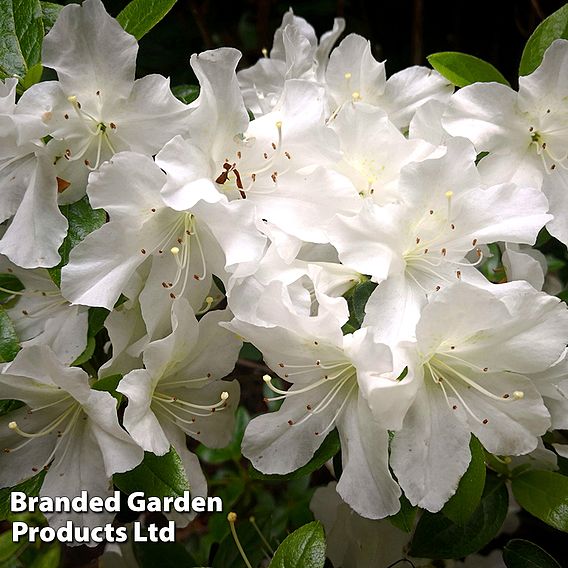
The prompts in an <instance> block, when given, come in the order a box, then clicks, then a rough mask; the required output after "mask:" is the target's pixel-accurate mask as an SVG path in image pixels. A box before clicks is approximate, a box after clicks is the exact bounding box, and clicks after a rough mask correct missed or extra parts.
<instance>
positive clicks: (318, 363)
mask: <svg viewBox="0 0 568 568" xmlns="http://www.w3.org/2000/svg"><path fill="white" fill-rule="evenodd" d="M316 365H317V366H318V367H319V366H320V365H321V361H320V360H319V359H318V360H317V361H316Z"/></svg>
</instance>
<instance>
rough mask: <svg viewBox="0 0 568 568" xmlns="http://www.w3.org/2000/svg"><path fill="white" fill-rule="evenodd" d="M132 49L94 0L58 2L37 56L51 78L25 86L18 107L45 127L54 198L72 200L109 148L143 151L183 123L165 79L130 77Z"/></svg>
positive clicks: (134, 48) (184, 113)
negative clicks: (54, 180)
mask: <svg viewBox="0 0 568 568" xmlns="http://www.w3.org/2000/svg"><path fill="white" fill-rule="evenodd" d="M137 51H138V44H137V42H136V39H135V38H134V37H133V36H131V35H130V34H129V33H127V32H125V31H124V30H123V29H122V27H121V26H120V24H119V23H118V22H117V21H116V20H115V19H114V18H111V17H110V16H109V15H108V14H107V12H106V10H105V7H104V5H103V3H102V2H101V0H85V2H83V4H82V5H77V4H71V5H68V6H66V7H65V8H64V9H63V10H62V11H61V13H60V14H59V16H58V18H57V21H56V23H55V25H54V26H53V28H51V30H50V32H49V33H48V34H47V35H46V37H45V39H44V41H43V52H42V63H43V65H44V66H46V67H50V68H52V69H54V70H55V71H56V72H57V76H58V81H45V82H41V83H37V84H35V85H33V86H32V87H30V88H29V89H28V90H27V91H26V92H25V93H24V95H23V96H22V98H21V99H20V101H19V102H18V108H19V112H21V113H27V114H29V115H32V116H37V117H39V118H41V120H42V121H43V123H44V124H45V125H46V127H47V132H46V134H49V136H50V137H51V140H50V141H49V142H48V143H47V147H46V150H47V152H48V154H49V155H50V160H51V161H52V162H53V163H54V165H55V171H56V175H57V177H58V178H59V180H60V181H59V185H58V190H59V192H60V196H59V201H60V203H72V202H74V201H77V200H78V199H80V198H81V197H82V196H83V195H84V194H85V186H86V183H87V177H88V175H89V173H90V172H91V171H93V170H96V169H97V168H98V167H99V166H100V165H101V164H102V163H103V162H104V161H105V160H107V159H109V158H110V157H111V156H112V155H113V154H115V153H116V152H119V151H121V150H132V151H135V152H141V153H143V154H146V155H149V156H151V155H153V154H155V153H156V152H157V151H158V150H159V149H160V148H161V147H162V146H163V145H164V144H165V143H166V142H167V141H168V140H169V139H170V138H172V137H173V136H175V135H176V134H179V133H180V132H183V131H184V130H185V119H186V117H187V115H188V112H189V110H188V107H187V106H186V105H184V104H183V103H182V102H180V101H178V100H177V99H176V98H175V97H174V96H173V95H172V93H171V91H170V87H169V80H168V79H165V78H164V77H162V76H160V75H148V76H146V77H143V78H141V79H138V80H134V73H135V67H136V53H137Z"/></svg>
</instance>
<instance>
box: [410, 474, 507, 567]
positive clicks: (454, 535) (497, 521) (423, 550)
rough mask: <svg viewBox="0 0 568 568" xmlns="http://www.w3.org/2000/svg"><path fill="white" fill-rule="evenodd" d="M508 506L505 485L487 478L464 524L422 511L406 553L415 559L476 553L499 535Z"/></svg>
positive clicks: (441, 515)
mask: <svg viewBox="0 0 568 568" xmlns="http://www.w3.org/2000/svg"><path fill="white" fill-rule="evenodd" d="M508 504H509V495H508V493H507V487H506V486H505V484H504V483H503V482H502V481H501V480H500V479H498V478H496V477H494V476H491V477H488V478H487V483H486V485H485V490H484V492H483V497H482V498H481V502H480V503H479V506H478V507H477V509H476V510H475V511H474V513H473V515H471V517H470V518H469V519H468V520H467V522H466V523H465V524H464V525H458V524H456V523H454V522H452V521H451V520H450V519H448V518H447V517H446V516H445V515H443V514H442V513H435V514H433V513H428V512H425V513H424V514H423V515H422V517H421V518H420V521H419V522H418V525H417V527H416V531H415V533H414V538H413V539H412V543H411V548H410V554H411V555H412V556H417V557H419V558H461V557H463V556H467V555H468V554H471V553H472V552H477V551H478V550H480V549H481V548H483V547H484V546H485V545H486V544H487V543H489V542H490V541H491V540H493V538H495V536H496V535H497V533H498V532H499V529H500V528H501V525H502V524H503V521H504V520H505V517H506V516H507V508H508Z"/></svg>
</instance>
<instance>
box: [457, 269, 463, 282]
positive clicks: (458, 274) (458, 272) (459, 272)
mask: <svg viewBox="0 0 568 568" xmlns="http://www.w3.org/2000/svg"><path fill="white" fill-rule="evenodd" d="M456 276H457V278H458V280H459V279H460V278H461V277H462V273H461V270H456Z"/></svg>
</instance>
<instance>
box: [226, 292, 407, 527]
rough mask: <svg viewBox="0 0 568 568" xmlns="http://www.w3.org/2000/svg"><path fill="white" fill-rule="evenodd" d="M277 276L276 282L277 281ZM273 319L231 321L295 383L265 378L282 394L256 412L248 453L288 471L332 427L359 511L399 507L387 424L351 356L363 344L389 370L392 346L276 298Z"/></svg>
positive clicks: (344, 486) (273, 469)
mask: <svg viewBox="0 0 568 568" xmlns="http://www.w3.org/2000/svg"><path fill="white" fill-rule="evenodd" d="M275 284H277V283H275ZM273 314H274V315H273V318H272V323H271V325H270V326H256V325H251V324H248V323H245V322H240V321H238V320H233V321H232V322H231V323H230V324H228V325H226V327H228V328H229V329H231V330H233V331H235V332H237V333H239V334H240V335H241V336H243V337H244V338H245V339H246V340H247V341H250V342H251V343H253V345H255V346H256V347H258V348H259V349H260V350H261V351H262V353H263V356H264V360H265V362H266V364H267V365H268V366H269V367H270V368H271V369H273V370H274V372H275V373H276V374H278V375H279V376H280V378H282V379H283V380H284V381H286V382H288V383H292V386H291V387H290V389H289V390H281V389H280V388H278V387H276V386H274V385H273V383H272V380H271V378H270V377H269V376H268V375H267V376H266V377H265V381H266V383H267V384H268V386H269V387H270V388H271V389H272V390H273V391H274V392H275V393H276V394H277V395H278V396H276V397H275V398H273V399H271V400H283V401H284V402H283V403H282V406H281V407H280V409H279V410H278V411H277V412H272V413H269V414H264V415H261V416H258V417H257V418H255V419H253V420H252V421H251V422H250V423H249V425H248V427H247V429H246V431H245V436H244V439H243V444H242V451H243V455H245V456H246V457H247V458H249V459H250V460H251V461H252V463H253V465H254V466H255V467H256V468H257V469H259V470H260V471H262V472H263V473H280V474H285V473H289V472H291V471H294V470H296V469H298V468H300V467H302V466H303V465H305V464H306V463H307V462H308V461H309V460H310V459H311V457H312V456H313V455H314V452H315V451H316V450H317V449H318V448H319V446H320V445H321V444H322V442H323V440H324V439H325V437H326V436H327V435H328V434H329V432H331V431H332V430H333V429H334V428H337V430H338V431H339V436H340V439H341V448H342V460H343V473H342V475H341V478H340V479H339V483H338V486H337V490H338V492H339V494H340V495H341V496H342V498H343V499H344V500H345V501H346V502H347V503H348V504H349V505H350V506H351V507H353V509H355V510H356V511H357V512H358V513H359V514H361V515H363V516H365V517H368V518H373V519H376V518H382V517H385V516H388V515H392V514H394V513H396V511H398V509H399V507H400V504H399V497H400V489H399V487H398V485H397V484H396V483H395V481H394V480H393V479H392V477H391V475H390V472H389V469H388V432H387V429H386V428H385V427H384V426H382V425H381V424H379V423H378V422H377V421H376V420H375V418H374V416H373V415H372V413H371V411H370V410H369V407H368V405H367V402H366V401H365V399H364V398H363V396H362V394H361V393H360V391H359V387H358V373H357V368H356V367H355V366H354V363H353V359H354V357H355V355H356V354H357V352H358V351H359V350H361V349H364V350H366V352H367V353H369V354H370V355H371V356H372V357H373V367H374V369H375V372H377V373H380V372H381V371H383V372H385V373H389V372H390V371H391V369H392V367H391V357H390V351H389V349H388V348H387V347H386V346H385V345H380V344H377V343H376V342H374V341H373V338H372V335H371V334H370V333H367V330H359V331H358V332H356V333H355V334H353V335H346V336H345V337H344V336H343V335H342V333H341V328H340V323H339V322H337V320H336V319H335V315H334V313H333V312H326V311H324V310H323V309H321V310H320V312H319V313H318V315H317V316H313V317H306V316H305V315H298V314H295V313H294V312H292V311H290V309H289V307H288V306H286V305H284V304H275V305H274V308H273Z"/></svg>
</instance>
